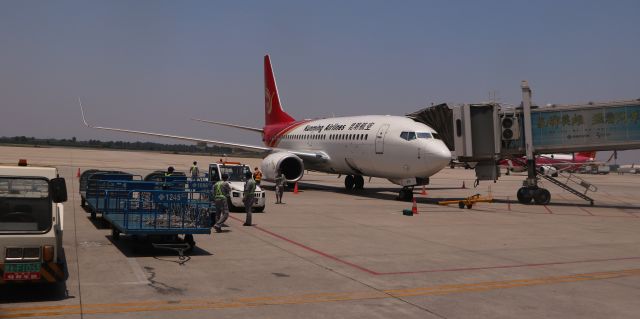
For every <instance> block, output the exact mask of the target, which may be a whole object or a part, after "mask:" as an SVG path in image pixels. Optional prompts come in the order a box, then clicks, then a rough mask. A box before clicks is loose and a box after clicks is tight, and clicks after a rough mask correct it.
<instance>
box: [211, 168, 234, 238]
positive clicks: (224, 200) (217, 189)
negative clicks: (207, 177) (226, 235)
mask: <svg viewBox="0 0 640 319" xmlns="http://www.w3.org/2000/svg"><path fill="white" fill-rule="evenodd" d="M228 180H229V175H228V174H222V180H221V181H217V182H216V183H215V184H214V185H213V202H214V203H215V205H216V213H215V215H214V216H211V223H212V224H214V225H213V229H215V231H216V232H217V233H219V232H221V231H222V225H224V222H225V221H226V220H227V218H229V204H228V201H229V197H230V196H231V186H229V183H228V182H227V181H228Z"/></svg>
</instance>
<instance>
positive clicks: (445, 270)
mask: <svg viewBox="0 0 640 319" xmlns="http://www.w3.org/2000/svg"><path fill="white" fill-rule="evenodd" d="M635 259H640V257H621V258H606V259H586V260H574V261H558V262H548V263H537V264H515V265H502V266H485V267H469V268H449V269H446V268H445V269H432V270H418V271H399V272H383V273H379V275H408V274H421V273H429V272H454V271H470V270H487V269H505V268H521V267H540V266H556V265H568V264H579V263H594V262H604V261H621V260H635Z"/></svg>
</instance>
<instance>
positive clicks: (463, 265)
mask: <svg viewBox="0 0 640 319" xmlns="http://www.w3.org/2000/svg"><path fill="white" fill-rule="evenodd" d="M19 158H26V159H27V160H28V161H29V163H30V164H31V165H48V166H55V167H58V169H59V172H60V174H61V176H63V177H65V178H66V180H67V187H68V191H69V201H68V202H67V203H65V218H64V222H65V224H64V249H65V255H66V260H67V265H68V272H69V278H68V280H67V281H66V283H65V284H63V285H54V286H33V285H20V286H6V285H5V286H0V291H1V293H0V303H1V304H0V318H23V317H53V318H150V317H151V318H177V317H180V318H301V317H304V318H306V319H311V318H514V317H517V318H540V317H551V318H638V313H640V302H638V298H639V297H640V232H639V231H638V230H639V229H640V196H638V189H639V188H638V186H639V185H640V175H629V174H626V175H617V174H609V175H581V177H583V178H585V179H587V180H588V181H590V182H592V183H593V184H595V185H596V186H597V187H598V191H597V192H595V193H589V195H590V196H592V197H593V198H594V199H595V205H594V206H590V205H589V204H588V203H587V202H585V201H583V200H581V199H578V198H576V197H573V195H571V194H570V193H567V192H566V191H563V190H561V189H559V188H557V187H555V186H554V185H551V184H548V185H546V187H547V188H548V189H549V190H550V191H551V194H552V200H551V204H549V205H546V206H536V205H521V204H519V203H517V201H516V200H515V192H516V190H517V189H518V188H519V187H520V185H521V183H522V180H523V179H524V176H521V175H520V176H518V175H511V176H502V177H501V178H500V180H499V181H498V182H497V183H490V182H482V183H480V185H478V187H476V188H474V187H473V184H474V183H473V181H474V179H475V177H474V173H473V171H472V170H465V169H462V168H455V169H450V168H445V169H444V170H442V171H441V172H440V173H438V174H437V175H435V176H433V177H432V178H431V184H430V185H429V186H427V188H426V192H427V194H426V195H422V194H421V188H416V190H415V198H416V201H417V208H418V212H419V214H417V215H413V216H404V215H403V214H402V210H403V209H409V208H411V203H407V202H400V201H396V200H395V197H396V195H397V192H398V190H399V187H398V186H395V185H393V184H391V183H390V182H388V181H386V180H382V179H377V178H373V179H372V180H371V181H369V180H368V179H367V178H365V189H364V190H362V191H355V192H347V191H345V190H344V188H343V178H337V176H336V175H328V174H322V173H317V172H306V174H305V176H304V178H303V180H302V181H301V182H300V183H299V193H298V194H293V193H292V192H287V193H285V195H284V202H285V204H284V205H275V204H274V203H275V196H274V193H273V188H272V187H269V184H267V183H265V184H267V185H266V190H267V207H266V209H265V212H264V213H256V214H254V216H253V222H254V226H253V227H242V226H241V224H242V223H243V221H244V214H243V213H232V214H231V218H230V219H229V221H228V222H227V224H229V226H230V227H229V228H227V231H226V232H223V233H220V234H216V233H212V234H211V235H196V236H195V240H196V244H197V247H196V249H195V250H194V251H193V253H192V254H190V256H189V258H187V259H186V260H184V261H180V260H179V259H178V256H177V255H176V254H175V253H174V252H171V251H161V250H154V249H150V248H149V247H147V246H145V245H144V244H143V243H141V242H139V241H137V240H135V239H133V238H129V237H126V236H123V237H122V238H121V239H120V240H119V241H114V240H113V239H112V238H111V231H110V229H109V227H108V225H106V224H105V223H103V222H101V221H100V220H98V221H92V220H91V219H90V218H89V214H88V213H87V212H85V210H84V209H83V208H81V207H80V197H79V194H78V178H76V173H77V170H78V168H80V169H81V170H82V171H84V170H86V169H91V168H98V169H121V170H125V171H128V172H132V173H136V174H141V175H145V174H147V173H149V172H151V171H154V170H163V169H166V167H167V166H169V165H172V166H174V167H176V169H177V170H180V171H188V168H189V166H190V164H191V162H192V161H194V160H197V161H198V163H199V164H200V169H201V171H204V170H205V167H206V163H209V162H215V161H217V160H218V159H219V157H211V156H188V155H175V154H159V153H151V152H127V151H107V150H104V151H103V150H81V149H72V148H32V147H0V163H12V164H13V163H17V162H18V159H19ZM229 160H239V161H242V162H245V163H248V164H250V165H251V166H252V167H254V166H257V165H258V164H259V162H260V160H259V159H236V158H229ZM463 181H464V184H465V186H466V188H464V189H462V188H461V185H462V184H463ZM474 194H481V195H482V196H488V195H489V194H491V195H492V196H493V198H494V199H495V201H494V202H493V203H477V204H476V205H474V206H473V207H472V208H471V209H466V208H465V209H459V208H458V205H450V206H442V205H437V203H436V202H437V201H439V200H443V199H460V198H464V197H467V196H471V195H474Z"/></svg>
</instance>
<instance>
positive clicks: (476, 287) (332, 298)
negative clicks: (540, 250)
mask: <svg viewBox="0 0 640 319" xmlns="http://www.w3.org/2000/svg"><path fill="white" fill-rule="evenodd" d="M638 275H640V269H628V270H620V271H609V272H594V273H585V274H577V275H569V276H556V277H543V278H533V279H516V280H505V281H489V282H479V283H471V284H456V285H439V286H433V287H418V288H407V289H390V290H384V291H360V292H344V293H313V294H302V295H296V296H270V297H269V296H266V297H249V298H234V299H226V300H224V299H221V300H197V299H194V300H176V301H141V302H130V303H111V304H86V305H83V311H82V313H84V314H115V313H134V312H149V311H177V310H202V309H230V308H250V307H260V306H268V305H299V304H309V303H324V302H337V301H357V300H367V299H385V298H392V297H411V296H434V295H447V294H455V293H464V292H479V291H488V290H496V289H508V288H516V287H527V286H538V285H548V284H558V283H569V282H581V281H591V280H603V279H612V278H622V277H630V276H638ZM73 314H80V306H79V305H61V306H42V307H13V308H9V307H6V308H4V307H0V318H25V317H49V316H63V315H73Z"/></svg>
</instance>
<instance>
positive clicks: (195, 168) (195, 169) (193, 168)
mask: <svg viewBox="0 0 640 319" xmlns="http://www.w3.org/2000/svg"><path fill="white" fill-rule="evenodd" d="M198 174H200V170H199V169H198V166H195V165H193V166H191V176H198Z"/></svg>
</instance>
